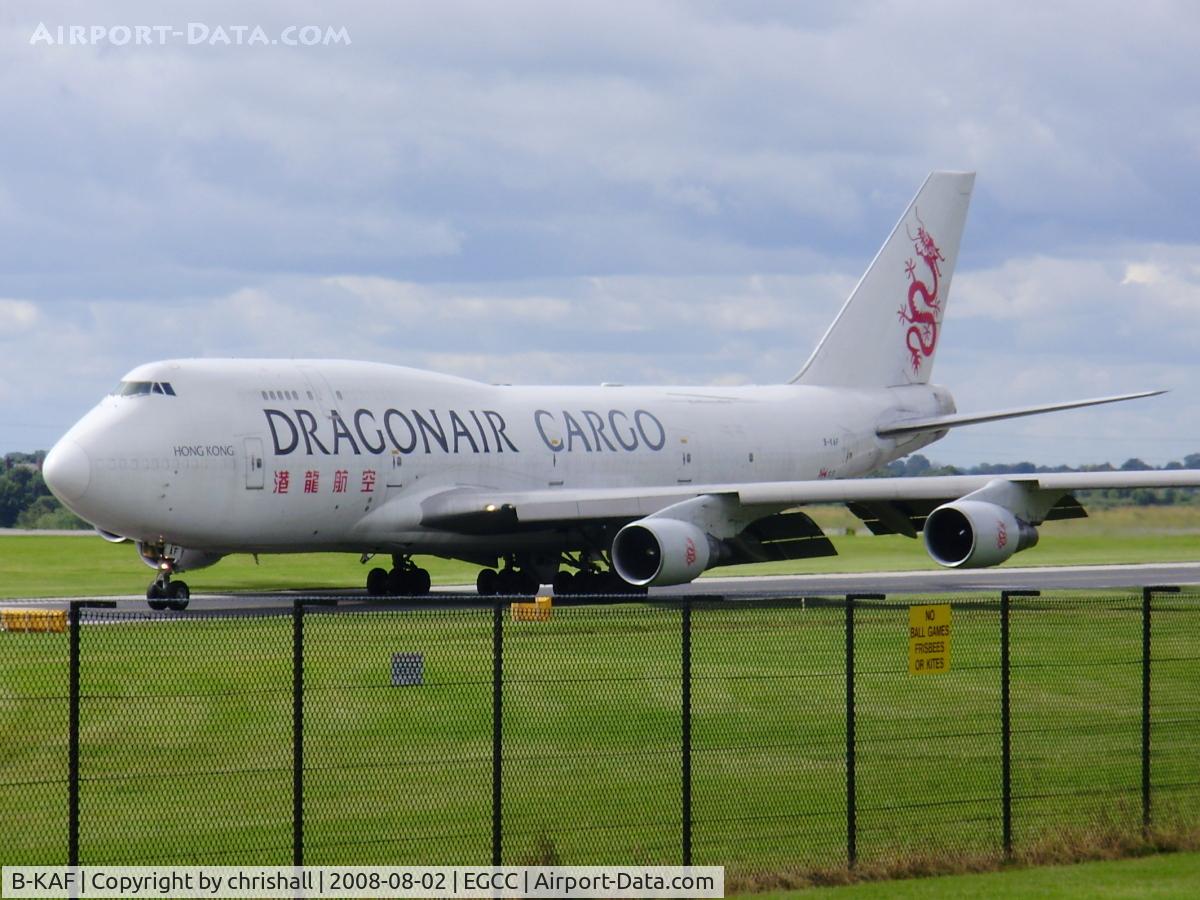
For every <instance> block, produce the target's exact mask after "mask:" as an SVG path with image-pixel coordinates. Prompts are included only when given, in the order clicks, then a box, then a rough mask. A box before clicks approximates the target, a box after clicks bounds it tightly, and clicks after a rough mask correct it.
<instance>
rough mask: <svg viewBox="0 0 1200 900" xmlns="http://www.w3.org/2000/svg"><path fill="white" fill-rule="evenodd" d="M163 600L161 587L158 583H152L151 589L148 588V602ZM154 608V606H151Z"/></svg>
mask: <svg viewBox="0 0 1200 900" xmlns="http://www.w3.org/2000/svg"><path fill="white" fill-rule="evenodd" d="M162 598H163V592H162V588H161V587H159V585H158V582H157V581H152V582H150V587H148V588H146V599H147V600H161V599H162ZM151 606H152V607H153V604H151Z"/></svg>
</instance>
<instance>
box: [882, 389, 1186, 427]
mask: <svg viewBox="0 0 1200 900" xmlns="http://www.w3.org/2000/svg"><path fill="white" fill-rule="evenodd" d="M1165 393H1166V391H1141V392H1140V393H1137V394H1118V395H1116V396H1113V397H1094V398H1092V399H1090V400H1071V401H1069V402H1067V403H1043V404H1042V405H1040V406H1021V407H1017V408H1015V409H1000V410H994V411H992V412H985V413H954V414H951V415H947V416H925V417H923V418H919V419H899V420H897V421H895V422H889V423H888V424H886V425H881V426H879V427H878V428H876V429H875V433H876V434H877V435H879V436H880V437H895V436H897V435H904V434H915V433H917V432H921V431H942V430H944V429H946V428H957V427H958V426H960V425H978V424H980V423H982V422H998V421H1000V420H1001V419H1017V418H1020V417H1021V416H1038V415H1041V414H1042V413H1048V412H1059V411H1060V410H1064V409H1078V408H1080V407H1082V406H1099V405H1101V404H1102V403H1120V402H1121V401H1123V400H1139V399H1141V398H1142V397H1157V396H1158V395H1159V394H1165Z"/></svg>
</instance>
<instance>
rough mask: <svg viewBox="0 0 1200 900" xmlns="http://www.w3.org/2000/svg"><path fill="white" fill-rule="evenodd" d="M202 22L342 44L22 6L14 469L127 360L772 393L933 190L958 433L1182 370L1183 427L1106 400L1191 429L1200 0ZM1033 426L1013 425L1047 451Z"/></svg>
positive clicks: (2, 223) (945, 360) (9, 91)
mask: <svg viewBox="0 0 1200 900" xmlns="http://www.w3.org/2000/svg"><path fill="white" fill-rule="evenodd" d="M104 13H105V14H104V22H105V23H113V22H136V21H139V20H141V21H147V22H158V21H162V20H163V19H164V18H167V19H170V18H172V17H174V16H175V14H176V13H175V11H174V9H173V8H164V7H163V6H162V5H161V4H157V3H133V2H117V3H113V4H108V5H106V7H105V10H104ZM179 15H180V16H181V17H182V13H180V14H179ZM197 16H198V17H200V18H201V19H202V20H204V21H206V22H209V23H210V24H219V23H222V22H225V23H234V22H245V21H253V22H256V23H258V24H261V25H263V26H264V27H265V28H267V29H268V30H274V29H277V28H279V27H282V25H284V24H288V23H293V22H307V21H317V22H329V23H331V24H334V25H341V24H344V25H345V26H346V27H347V28H348V30H349V32H350V34H351V36H352V38H353V43H352V45H351V46H350V47H344V48H308V49H302V48H298V49H295V50H283V49H282V48H260V49H251V48H240V49H239V48H228V49H221V48H196V47H187V46H182V45H170V46H166V47H150V48H133V47H129V48H113V47H109V48H81V47H55V48H47V47H31V46H30V44H29V36H30V34H31V33H32V29H33V27H34V26H35V25H36V23H37V22H38V21H42V20H46V21H48V22H49V21H50V19H51V18H53V19H55V20H56V21H59V22H62V23H63V24H69V23H71V22H75V21H78V22H81V23H85V24H86V23H91V22H93V21H98V20H97V19H96V13H95V11H94V9H93V6H92V5H90V4H84V3H76V4H64V5H61V6H59V7H58V8H56V9H50V8H48V7H46V6H45V5H44V4H33V3H21V2H18V3H14V4H9V5H7V6H6V7H5V12H4V17H3V20H2V21H0V44H3V46H4V47H5V48H6V52H4V53H0V116H2V117H3V119H4V121H5V126H6V127H5V135H6V139H5V141H4V142H3V143H0V271H3V272H4V273H5V279H6V283H5V288H4V289H5V292H6V294H8V295H9V296H12V297H19V298H21V299H20V300H12V301H0V339H3V340H5V350H6V355H5V359H3V360H0V384H3V385H8V388H7V390H6V392H5V393H4V395H3V396H4V402H5V404H6V412H11V413H12V415H10V416H9V417H8V419H9V421H10V422H11V423H33V424H35V425H37V429H39V430H29V426H28V425H21V426H19V427H18V426H16V425H12V424H9V425H6V426H0V450H2V449H30V448H32V447H33V446H45V445H47V444H48V443H49V442H50V440H52V439H53V437H54V436H56V434H57V433H58V432H61V431H62V430H63V429H64V428H65V427H66V425H68V424H69V421H70V418H71V417H72V416H73V415H74V414H75V413H77V412H79V411H81V409H80V407H81V406H84V405H86V403H87V402H88V400H89V399H90V398H92V397H94V396H95V395H96V394H98V393H100V392H102V391H103V390H104V389H106V388H107V387H108V386H109V383H110V382H111V381H112V380H113V379H115V378H116V377H118V376H119V375H120V374H121V373H122V372H123V371H124V370H126V369H127V368H129V367H131V366H132V365H134V364H136V363H137V362H140V361H143V360H144V359H145V358H146V357H147V356H171V355H188V354H203V355H222V354H234V355H254V354H269V355H321V356H354V357H362V358H374V359H382V360H385V361H393V362H401V363H408V364H414V365H426V366H430V367H434V368H446V369H449V370H451V371H455V372H457V373H459V374H463V375H468V376H470V377H478V378H482V379H484V380H512V381H534V382H543V383H545V382H554V381H586V382H594V381H599V380H612V381H626V382H630V383H632V382H638V381H641V382H647V381H676V382H678V381H698V382H701V383H744V382H746V381H776V380H782V379H784V378H787V377H789V376H790V375H791V374H792V373H794V372H795V371H796V369H797V368H798V367H799V365H800V364H801V363H802V362H803V359H804V358H805V357H806V356H807V352H808V350H809V348H810V347H811V345H812V343H813V342H815V340H816V339H817V338H818V337H819V336H820V334H821V333H822V332H823V330H824V328H825V326H826V324H827V323H828V321H829V320H830V319H831V318H832V316H833V314H834V313H835V312H836V310H837V309H838V307H839V306H840V304H841V301H842V299H843V297H844V296H845V294H846V292H847V291H848V290H849V288H850V286H852V284H853V282H854V280H855V278H856V277H857V275H858V274H859V272H860V271H861V269H862V268H863V267H864V266H865V265H866V263H867V262H868V260H869V259H870V257H871V254H872V253H873V251H874V250H875V248H876V247H877V246H878V244H879V243H880V241H881V240H882V238H883V236H884V235H885V234H886V232H887V230H888V228H890V227H891V225H892V224H893V222H894V221H895V218H896V216H897V215H898V213H899V212H900V210H901V209H902V208H903V206H904V204H905V203H906V202H907V200H908V199H909V197H910V196H911V194H912V192H913V190H914V189H915V188H916V186H917V184H918V183H919V182H920V179H921V178H922V177H923V175H924V174H925V172H926V171H928V170H929V169H931V168H935V167H955V168H978V169H979V172H980V176H979V180H978V182H977V189H976V198H975V201H974V209H973V211H972V214H971V219H970V222H969V225H968V230H967V236H966V241H965V243H964V248H963V255H962V257H961V258H960V267H961V271H960V273H959V275H958V276H957V278H956V280H955V286H954V295H955V297H954V301H953V303H952V305H951V308H950V313H949V316H948V319H947V323H946V329H947V331H946V334H947V339H946V343H945V344H944V351H943V355H942V357H941V362H940V363H939V377H942V378H943V379H944V380H946V381H947V382H949V383H950V384H951V386H952V387H954V388H956V389H957V390H958V391H959V394H960V402H961V405H962V406H964V408H965V407H966V406H967V405H968V403H969V404H971V405H973V406H983V405H996V403H997V402H998V401H1001V400H1003V401H1004V402H1013V403H1018V402H1031V401H1032V400H1036V399H1043V398H1045V397H1046V395H1047V393H1048V392H1051V391H1053V393H1055V395H1058V393H1059V392H1061V393H1062V394H1064V395H1071V394H1073V393H1075V392H1076V391H1079V392H1082V393H1084V394H1087V393H1094V392H1097V391H1098V390H1100V389H1103V390H1108V389H1109V386H1111V388H1112V389H1113V390H1122V389H1125V388H1127V387H1140V386H1142V385H1143V384H1146V383H1150V384H1151V385H1153V384H1157V383H1166V384H1171V385H1175V386H1176V387H1177V390H1176V392H1175V393H1174V394H1172V399H1170V400H1169V401H1168V400H1163V401H1154V402H1155V403H1157V404H1159V405H1158V406H1157V407H1155V408H1156V409H1168V410H1170V413H1169V416H1164V417H1156V416H1153V415H1150V414H1148V413H1147V414H1146V415H1147V416H1149V418H1148V419H1146V420H1141V419H1137V418H1134V416H1135V414H1134V413H1132V412H1130V413H1126V412H1124V411H1108V410H1104V411H1097V412H1096V413H1095V415H1096V416H1097V417H1100V416H1103V417H1105V418H1103V422H1115V423H1119V424H1118V425H1115V426H1113V427H1115V428H1117V429H1118V431H1123V432H1124V433H1125V436H1126V437H1130V436H1132V437H1137V436H1141V437H1145V438H1147V439H1148V440H1157V439H1159V438H1156V437H1155V435H1166V436H1165V437H1162V438H1161V439H1162V440H1175V439H1176V438H1175V437H1174V435H1178V434H1182V435H1186V434H1187V433H1189V429H1190V432H1191V433H1196V432H1198V431H1200V428H1196V427H1194V426H1193V425H1191V424H1189V423H1192V422H1194V421H1195V414H1194V411H1192V410H1191V407H1190V406H1189V405H1188V404H1189V403H1190V400H1186V399H1180V398H1186V397H1187V396H1188V395H1189V393H1190V390H1191V388H1190V387H1189V385H1190V383H1191V382H1192V381H1194V380H1195V378H1194V373H1195V366H1194V363H1192V356H1193V348H1194V347H1195V346H1196V343H1197V339H1198V338H1200V334H1198V333H1197V332H1198V328H1197V322H1198V320H1200V317H1198V316H1197V315H1196V312H1197V307H1198V303H1197V296H1198V291H1197V289H1198V287H1200V275H1198V274H1197V273H1198V271H1200V254H1198V253H1197V251H1196V249H1195V246H1196V245H1195V242H1196V232H1195V222H1194V213H1193V211H1192V209H1191V207H1190V206H1189V205H1188V204H1187V203H1185V202H1182V201H1181V199H1180V198H1186V197H1190V196H1195V195H1196V194H1197V193H1198V192H1200V154H1198V153H1197V149H1196V148H1197V146H1200V144H1198V141H1197V138H1198V136H1200V96H1197V94H1196V92H1195V90H1194V85H1195V84H1196V83H1198V82H1200V57H1198V56H1197V54H1196V53H1195V47H1196V46H1197V45H1200V16H1196V15H1195V14H1194V11H1193V9H1192V6H1191V5H1190V4H1188V3H1187V2H1185V0H1175V2H1171V0H1164V2H1161V3H1153V4H1148V5H1147V4H1143V5H1142V6H1140V7H1137V8H1132V7H1129V6H1128V5H1118V4H1111V5H1110V4H1101V5H1100V7H1097V6H1096V5H1095V4H1094V3H1092V2H1083V0H1071V2H1067V3H1057V4H1042V5H1040V6H1038V5H1027V4H992V3H983V2H973V3H962V2H954V0H927V2H924V3H922V4H921V5H920V7H919V8H917V7H914V6H913V5H912V4H911V3H905V2H897V0H879V2H873V3H868V4H862V5H858V6H854V7H843V6H839V5H837V4H824V5H819V6H812V5H809V4H775V3H766V4H749V5H746V4H725V3H687V2H666V3H655V4H644V3H633V2H621V0H616V2H605V3H599V2H596V3H590V2H579V3H571V4H545V3H539V2H533V0H528V2H527V0H512V2H505V3H503V4H496V3H486V2H475V3H454V2H451V3H444V4H438V5H436V6H434V5H427V4H392V3H369V2H368V3H362V4H356V5H354V6H353V7H351V8H341V9H336V10H335V9H334V8H333V7H329V6H328V5H324V4H317V3H313V2H298V3H294V4H288V5H287V6H286V7H279V6H277V5H265V4H259V5H256V4H250V5H245V4H234V3H230V2H217V3H213V4H208V5H206V6H205V9H204V11H203V14H202V15H201V14H200V13H188V17H197ZM464 25H467V26H468V27H464ZM14 303H15V304H17V306H15V307H14V306H12V304H14ZM30 310H32V318H31V314H30ZM14 335H15V336H16V338H15V339H14V337H13V336H14ZM1130 382H1133V383H1130ZM1164 404H1167V405H1164ZM1170 404H1177V405H1170ZM1179 404H1182V405H1179ZM1071 415H1072V416H1078V417H1086V416H1090V415H1091V414H1085V413H1078V414H1071ZM1136 415H1142V414H1141V413H1138V414H1136ZM1163 419H1170V420H1171V421H1163ZM1069 421H1071V422H1084V421H1087V422H1091V421H1092V420H1091V419H1087V418H1075V419H1070V420H1069ZM1095 421H1096V422H1097V423H1100V422H1101V421H1102V420H1101V419H1100V418H1097V419H1096V420H1095ZM39 423H45V427H42V425H41V424H39ZM1046 423H1047V424H1045V425H1044V426H1043V425H1041V424H1038V425H1036V426H1034V425H1033V424H1032V423H1031V424H1030V425H1029V427H1028V429H1027V428H1026V426H1025V425H1022V426H1021V430H1020V431H1019V432H1014V433H1016V434H1020V435H1032V436H1034V437H1038V439H1042V438H1044V440H1045V441H1047V442H1052V441H1053V440H1055V439H1060V438H1061V439H1064V440H1065V439H1066V437H1067V436H1065V435H1064V434H1062V433H1061V432H1051V431H1046V432H1043V431H1036V432H1035V431H1031V430H1029V429H1033V428H1037V429H1041V428H1043V427H1044V428H1046V429H1052V428H1059V427H1060V426H1056V425H1051V424H1050V420H1046ZM1090 427H1091V426H1090V425H1089V428H1090ZM1101 427H1103V428H1108V427H1109V426H1108V425H1103V426H1102V425H1100V424H1097V425H1096V428H1101ZM22 428H23V429H25V430H20V429H22ZM1061 428H1062V429H1067V430H1068V431H1069V425H1062V426H1061ZM1089 433H1090V432H1089ZM952 440H958V438H957V437H956V438H954V439H952ZM1021 440H1025V439H1024V438H1021ZM1036 443H1037V442H1036V441H1035V440H1033V437H1030V438H1029V440H1028V441H1027V442H1026V444H1025V446H1030V447H1035V449H1036ZM944 446H945V447H946V448H947V449H948V452H957V451H954V445H952V444H949V443H947V444H945V445H944ZM1164 446H1165V445H1164ZM1172 446H1173V445H1172ZM978 447H979V444H978V443H977V444H976V445H974V449H978ZM971 449H972V447H971V446H966V447H965V449H964V450H963V451H962V452H963V453H967V452H968V451H970V450H971ZM1012 452H1017V451H1016V450H1013V451H1012ZM1079 452H1083V451H1082V450H1080V451H1079ZM1131 455H1132V454H1131ZM968 461H969V460H968Z"/></svg>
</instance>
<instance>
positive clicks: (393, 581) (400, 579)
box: [387, 569, 408, 597]
mask: <svg viewBox="0 0 1200 900" xmlns="http://www.w3.org/2000/svg"><path fill="white" fill-rule="evenodd" d="M407 588H408V573H407V572H405V571H404V570H403V569H392V571H390V572H388V576H387V592H388V594H389V595H391V596H392V597H403V596H404V595H405V594H407V593H408V590H407Z"/></svg>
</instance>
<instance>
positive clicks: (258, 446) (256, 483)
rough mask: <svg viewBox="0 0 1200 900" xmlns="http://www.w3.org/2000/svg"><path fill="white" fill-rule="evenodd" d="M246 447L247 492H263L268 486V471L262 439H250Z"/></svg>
mask: <svg viewBox="0 0 1200 900" xmlns="http://www.w3.org/2000/svg"><path fill="white" fill-rule="evenodd" d="M245 445H246V490H248V491H261V490H262V489H263V488H264V487H265V486H266V478H267V469H266V461H265V459H264V456H263V442H262V438H256V437H248V438H246V439H245Z"/></svg>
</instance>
